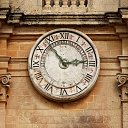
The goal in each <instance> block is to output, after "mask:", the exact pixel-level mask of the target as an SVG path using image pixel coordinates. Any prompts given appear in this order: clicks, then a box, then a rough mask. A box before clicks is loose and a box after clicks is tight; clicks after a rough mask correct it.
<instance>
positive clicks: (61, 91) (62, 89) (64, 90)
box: [60, 88, 68, 96]
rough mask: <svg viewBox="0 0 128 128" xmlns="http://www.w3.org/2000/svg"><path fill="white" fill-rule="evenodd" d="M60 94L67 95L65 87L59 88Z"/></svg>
mask: <svg viewBox="0 0 128 128" xmlns="http://www.w3.org/2000/svg"><path fill="white" fill-rule="evenodd" d="M60 95H61V96H63V95H68V93H67V91H66V89H64V88H61V90H60Z"/></svg>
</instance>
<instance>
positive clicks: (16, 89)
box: [0, 24, 122, 128]
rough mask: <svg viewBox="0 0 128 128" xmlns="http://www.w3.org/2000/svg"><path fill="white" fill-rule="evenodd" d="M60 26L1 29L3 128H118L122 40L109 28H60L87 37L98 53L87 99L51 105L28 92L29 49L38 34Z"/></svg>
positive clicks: (50, 102)
mask: <svg viewBox="0 0 128 128" xmlns="http://www.w3.org/2000/svg"><path fill="white" fill-rule="evenodd" d="M61 27H62V26H56V27H52V26H50V27H45V26H40V27H38V26H30V27H29V26H27V27H25V26H15V27H12V26H10V25H9V26H7V25H6V24H3V25H2V28H1V31H2V33H6V34H8V35H9V37H1V41H0V46H1V56H9V57H11V60H10V61H9V64H8V65H7V67H6V68H7V71H8V72H9V73H11V76H12V79H11V87H10V90H9V98H8V99H7V105H6V114H3V115H4V116H5V117H2V119H3V118H5V121H4V122H5V126H6V128H25V127H27V128H42V127H44V128H85V127H87V128H92V127H94V128H100V127H101V128H103V127H104V128H121V102H120V97H119V92H118V89H117V87H116V85H117V83H116V73H118V72H120V65H119V61H118V59H117V56H118V55H121V54H122V41H121V39H120V37H119V36H118V35H116V29H115V28H114V27H112V26H81V27H80V26H78V27H77V26H65V27H68V28H75V29H77V30H80V31H82V32H83V33H85V34H87V35H88V36H89V37H90V38H91V39H92V40H93V42H94V43H95V45H96V47H97V48H98V51H99V54H100V59H101V70H100V75H99V78H98V80H97V83H96V85H95V87H94V88H93V89H92V91H91V92H90V93H89V94H88V95H87V96H85V97H84V98H82V99H80V100H78V101H75V102H71V103H55V102H52V101H49V100H47V99H45V98H43V97H42V96H41V95H40V94H39V93H38V92H37V91H36V90H35V89H34V88H33V86H32V83H31V81H30V79H29V76H28V71H27V57H28V55H29V52H30V49H31V47H32V46H33V45H34V43H35V41H36V39H38V38H39V37H40V36H41V35H42V34H44V33H46V32H48V31H50V30H52V29H55V28H61ZM5 38H6V39H7V41H6V39H5ZM3 64H4V63H2V65H3ZM4 67H5V64H4ZM0 69H1V72H3V68H2V67H1V68H0ZM5 72H6V71H5ZM2 104H4V103H1V105H2ZM4 111H5V109H4ZM4 111H2V113H3V112H4ZM2 128H3V127H2Z"/></svg>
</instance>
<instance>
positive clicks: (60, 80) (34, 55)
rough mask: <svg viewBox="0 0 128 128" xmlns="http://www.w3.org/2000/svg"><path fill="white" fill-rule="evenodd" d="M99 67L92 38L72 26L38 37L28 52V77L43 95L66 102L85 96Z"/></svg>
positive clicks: (95, 78)
mask: <svg viewBox="0 0 128 128" xmlns="http://www.w3.org/2000/svg"><path fill="white" fill-rule="evenodd" d="M99 69H100V59H99V55H98V51H97V49H96V47H95V45H94V44H93V42H92V40H91V39H90V38H89V37H88V36H87V35H85V34H84V33H82V32H80V31H78V30H74V29H66V28H61V29H55V30H52V31H50V32H48V33H46V34H44V35H43V36H41V37H40V38H39V39H38V40H37V41H36V43H35V45H34V46H33V48H32V49H31V51H30V55H29V58H28V70H29V76H30V78H31V81H32V83H33V86H34V87H35V88H36V89H37V90H38V91H39V92H40V93H41V94H42V95H43V96H44V97H46V98H48V99H51V100H54V101H58V102H69V101H74V100H76V99H79V98H81V97H83V96H85V95H86V94H87V93H88V92H89V91H90V90H91V89H92V87H93V86H94V85H95V82H96V80H97V78H98V74H99Z"/></svg>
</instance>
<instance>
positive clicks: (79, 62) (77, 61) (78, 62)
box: [66, 59, 87, 66]
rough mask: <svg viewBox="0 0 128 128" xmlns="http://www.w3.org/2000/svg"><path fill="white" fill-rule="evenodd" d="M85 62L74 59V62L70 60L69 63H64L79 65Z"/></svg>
mask: <svg viewBox="0 0 128 128" xmlns="http://www.w3.org/2000/svg"><path fill="white" fill-rule="evenodd" d="M85 62H87V60H78V59H75V60H72V61H69V62H66V64H72V65H75V66H77V65H79V64H81V63H85Z"/></svg>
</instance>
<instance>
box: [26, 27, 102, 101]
mask: <svg viewBox="0 0 128 128" xmlns="http://www.w3.org/2000/svg"><path fill="white" fill-rule="evenodd" d="M58 32H71V33H75V34H76V35H78V36H80V37H82V38H84V39H85V40H86V41H87V42H88V43H89V44H90V46H91V47H92V48H93V51H94V54H95V58H96V59H97V68H96V73H95V76H93V77H94V78H93V80H92V81H93V82H91V84H90V85H88V88H87V90H85V89H84V90H83V91H81V92H79V93H77V94H75V95H73V96H62V97H61V96H59V97H58V96H55V95H54V96H53V95H51V94H49V93H47V92H43V91H42V90H41V89H40V86H38V85H37V83H35V82H34V80H33V78H32V77H31V75H32V74H31V71H30V70H31V58H32V57H33V53H34V51H35V49H36V47H37V46H38V45H39V44H40V43H41V41H42V40H44V39H45V38H46V37H47V36H49V35H51V34H54V33H58ZM28 70H29V76H30V79H31V81H32V85H33V86H34V87H35V88H36V89H37V90H38V91H39V92H40V93H41V95H43V96H44V97H46V98H48V99H50V100H53V101H57V102H69V101H74V100H77V99H79V98H81V97H83V96H85V95H87V94H88V93H89V92H90V90H91V89H92V87H93V86H94V84H95V83H96V80H97V78H98V75H99V71H100V58H99V54H98V50H97V48H96V46H95V44H94V43H93V41H92V40H91V39H90V38H89V37H88V36H87V35H86V34H84V33H82V32H80V31H78V30H75V29H68V28H59V29H54V30H52V31H50V32H47V33H46V34H44V35H42V36H41V37H39V38H38V39H37V41H36V42H35V44H34V45H33V47H32V48H31V50H30V54H29V57H28Z"/></svg>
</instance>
